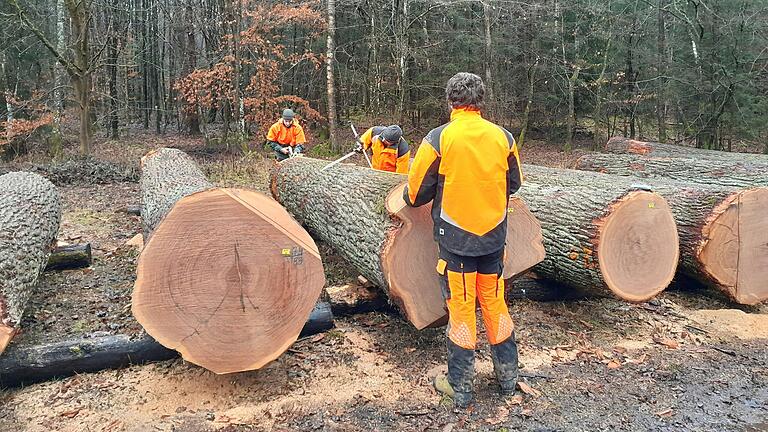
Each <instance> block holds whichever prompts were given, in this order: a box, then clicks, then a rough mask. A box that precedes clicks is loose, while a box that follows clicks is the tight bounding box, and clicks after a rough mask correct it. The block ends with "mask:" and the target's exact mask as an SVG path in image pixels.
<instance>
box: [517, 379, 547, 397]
mask: <svg viewBox="0 0 768 432" xmlns="http://www.w3.org/2000/svg"><path fill="white" fill-rule="evenodd" d="M517 387H518V388H519V389H520V390H521V391H522V392H523V393H525V394H527V395H528V396H532V397H535V398H537V397H539V396H541V392H540V391H539V390H536V389H535V388H533V387H531V386H529V385H528V384H526V383H524V382H522V381H518V382H517Z"/></svg>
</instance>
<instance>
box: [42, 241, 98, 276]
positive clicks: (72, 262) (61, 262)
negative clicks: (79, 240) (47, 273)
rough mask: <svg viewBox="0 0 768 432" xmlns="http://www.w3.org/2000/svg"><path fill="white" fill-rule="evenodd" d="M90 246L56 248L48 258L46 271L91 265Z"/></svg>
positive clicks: (79, 245)
mask: <svg viewBox="0 0 768 432" xmlns="http://www.w3.org/2000/svg"><path fill="white" fill-rule="evenodd" d="M91 259H92V257H91V244H90V243H84V244H74V245H66V246H58V247H56V249H55V250H54V251H53V253H51V256H50V257H48V265H47V266H46V267H45V269H46V270H68V269H77V268H83V267H88V266H90V265H91Z"/></svg>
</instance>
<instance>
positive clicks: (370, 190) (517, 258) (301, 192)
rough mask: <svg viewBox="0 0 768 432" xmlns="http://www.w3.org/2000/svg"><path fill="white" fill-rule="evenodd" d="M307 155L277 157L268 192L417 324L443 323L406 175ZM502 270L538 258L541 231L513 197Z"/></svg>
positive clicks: (424, 213)
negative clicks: (405, 195) (405, 193)
mask: <svg viewBox="0 0 768 432" xmlns="http://www.w3.org/2000/svg"><path fill="white" fill-rule="evenodd" d="M326 164H328V162H327V161H321V160H317V159H310V158H292V159H288V160H286V161H283V162H281V163H280V164H278V165H277V167H276V168H275V170H274V172H273V175H272V193H273V195H274V196H275V198H276V199H277V200H278V201H280V202H281V203H282V204H283V205H284V206H285V207H286V208H287V209H288V211H290V212H291V213H292V214H293V215H294V216H295V217H296V218H297V219H298V220H299V221H300V222H301V223H302V224H304V225H305V226H307V227H308V228H309V229H310V230H311V231H312V232H313V233H314V234H316V235H317V236H318V237H319V238H321V239H322V240H323V241H325V242H327V243H328V244H330V245H331V246H332V247H333V248H334V249H335V250H336V251H337V252H338V253H339V254H340V255H342V256H343V257H344V258H345V259H346V260H347V261H348V262H349V263H350V264H352V265H353V266H354V267H355V268H357V270H358V271H359V272H360V273H361V274H362V275H363V276H365V277H366V278H367V279H368V280H369V281H371V282H372V283H374V284H375V285H377V286H379V287H381V288H382V289H383V290H384V291H385V292H386V293H387V296H388V298H389V300H390V302H392V303H394V304H396V305H397V306H398V307H399V309H400V310H401V311H402V313H403V314H404V315H405V317H406V318H407V319H408V320H409V321H410V322H411V323H412V324H413V325H414V326H415V327H416V328H417V329H422V328H425V327H431V326H438V325H442V324H444V323H445V317H446V316H445V307H444V302H443V299H442V294H441V292H440V288H439V283H438V278H437V273H436V271H435V265H436V264H437V245H436V244H435V242H434V240H433V237H432V227H433V224H432V221H431V218H430V214H429V212H430V209H429V206H423V207H419V208H411V207H407V206H406V205H405V203H404V202H403V199H402V187H403V186H402V185H403V183H404V181H405V180H406V178H405V176H403V175H400V174H395V173H389V172H383V171H376V170H371V169H369V168H363V167H358V166H354V165H336V166H335V167H333V168H331V169H328V170H326V171H322V172H321V171H320V169H321V168H322V167H324V166H325V165H326ZM511 206H512V207H511V208H512V209H513V211H512V212H511V213H510V217H509V226H510V228H511V229H510V230H509V234H508V236H507V240H508V241H507V243H508V245H510V247H511V249H510V250H508V253H507V255H508V258H510V260H509V261H508V264H507V265H506V268H505V275H506V276H511V275H517V274H521V273H523V272H524V271H525V270H527V269H528V268H530V267H531V266H533V265H534V264H536V263H538V262H540V261H541V259H542V258H543V255H544V250H543V247H542V243H541V242H542V238H541V229H540V227H539V225H538V222H537V221H536V220H535V218H534V217H533V216H531V214H530V212H528V210H527V208H526V206H525V204H523V203H522V202H521V201H520V200H513V201H511Z"/></svg>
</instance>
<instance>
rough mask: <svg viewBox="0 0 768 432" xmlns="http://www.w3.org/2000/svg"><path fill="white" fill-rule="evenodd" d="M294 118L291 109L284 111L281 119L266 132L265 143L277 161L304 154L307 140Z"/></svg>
mask: <svg viewBox="0 0 768 432" xmlns="http://www.w3.org/2000/svg"><path fill="white" fill-rule="evenodd" d="M294 117H295V114H294V112H293V110H292V109H290V108H286V109H284V110H283V116H282V118H281V119H280V120H278V121H277V122H275V124H273V125H272V126H270V128H269V132H267V143H268V144H269V145H270V146H271V147H272V150H274V151H275V157H276V158H277V160H278V161H281V160H285V159H288V158H289V157H291V156H295V155H298V154H302V153H304V144H306V143H307V139H306V138H305V137H304V129H303V128H302V127H301V125H299V122H298V121H297V120H296V119H295V118H294Z"/></svg>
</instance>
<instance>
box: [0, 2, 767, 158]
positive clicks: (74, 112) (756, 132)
mask: <svg viewBox="0 0 768 432" xmlns="http://www.w3.org/2000/svg"><path fill="white" fill-rule="evenodd" d="M0 28H2V31H0V115H2V117H0V150H2V149H4V150H5V151H4V153H5V154H6V156H7V155H9V154H10V155H14V154H17V153H19V152H20V151H23V150H24V149H26V148H27V147H30V146H38V147H39V148H42V149H44V150H45V151H46V152H47V153H49V154H50V155H52V156H54V157H58V156H60V155H62V154H63V149H64V148H65V147H66V146H67V145H70V144H71V145H70V146H69V147H75V145H76V146H77V148H79V152H80V153H82V154H85V155H87V154H90V153H91V152H93V148H94V145H98V142H99V140H100V139H113V140H114V139H120V138H122V137H125V136H128V135H130V134H131V133H133V132H134V131H136V130H137V129H147V130H152V131H154V133H156V134H158V135H161V136H162V135H169V134H192V135H198V134H201V135H203V136H204V137H205V140H206V142H207V143H208V144H209V145H213V146H222V147H226V148H228V149H233V150H238V151H239V150H242V151H251V150H254V149H258V148H261V145H262V143H263V136H264V135H263V134H264V132H265V131H266V129H267V128H268V127H269V125H270V124H271V123H273V122H274V121H276V120H277V118H278V116H279V112H280V111H281V110H282V108H283V107H292V108H294V110H296V111H297V113H298V116H299V119H300V121H301V122H302V124H305V125H307V126H308V129H309V130H310V131H311V134H310V141H311V144H312V145H314V146H315V147H316V148H315V151H316V152H320V151H322V152H326V154H328V155H331V154H334V153H338V152H342V151H346V150H347V149H348V147H351V143H350V142H347V141H349V140H348V139H345V138H348V137H349V133H348V132H347V131H348V130H349V129H348V127H347V124H348V123H349V122H350V121H354V122H355V123H356V124H358V127H367V126H370V125H373V124H389V123H399V124H401V125H403V128H404V130H405V134H406V138H408V139H409V141H412V142H416V143H418V141H419V140H420V138H421V136H423V134H424V132H426V131H428V130H429V129H431V128H432V127H435V126H437V125H439V124H441V123H443V122H445V121H446V120H447V118H448V109H447V105H446V103H445V101H444V97H443V89H444V85H445V82H446V80H447V79H448V78H449V77H450V76H451V75H453V74H454V73H456V72H459V71H471V72H474V73H477V74H479V75H481V76H482V77H483V78H484V80H485V81H486V85H487V88H488V94H487V104H486V109H485V111H486V115H487V116H488V117H490V118H491V119H493V120H495V121H497V122H499V123H500V124H502V125H504V126H506V127H507V128H508V129H510V130H511V131H512V132H513V133H514V134H515V136H516V137H517V138H518V141H519V144H520V145H521V146H524V145H525V140H526V137H536V138H539V139H543V140H547V141H550V142H554V143H557V145H558V146H560V147H561V148H562V149H564V150H566V151H568V150H570V149H572V148H573V147H574V146H575V145H586V146H599V145H602V144H603V143H604V142H605V141H606V139H607V138H608V137H609V136H612V135H624V136H628V137H633V138H637V139H644V140H654V141H661V142H677V143H688V144H692V145H695V146H697V147H703V148H710V149H725V150H742V149H747V150H753V151H763V152H766V153H768V121H766V118H767V117H766V115H767V114H768V0H573V1H565V0H540V1H530V2H525V1H512V0H482V1H477V0H428V1H423V0H326V1H323V2H320V1H316V0H307V1H290V0H289V1H254V0H0ZM0 153H2V152H0Z"/></svg>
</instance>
